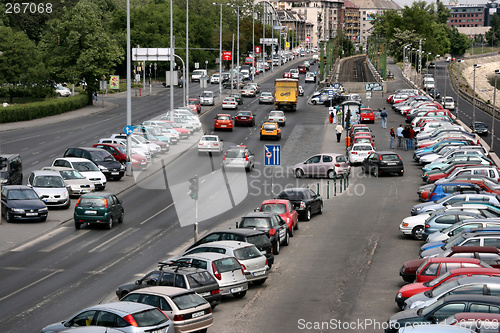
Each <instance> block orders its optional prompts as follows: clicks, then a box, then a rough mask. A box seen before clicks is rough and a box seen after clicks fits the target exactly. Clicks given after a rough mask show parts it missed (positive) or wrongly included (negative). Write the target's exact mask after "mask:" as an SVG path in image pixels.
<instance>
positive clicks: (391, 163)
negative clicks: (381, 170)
mask: <svg viewBox="0 0 500 333" xmlns="http://www.w3.org/2000/svg"><path fill="white" fill-rule="evenodd" d="M397 164H398V162H388V163H387V165H397Z"/></svg>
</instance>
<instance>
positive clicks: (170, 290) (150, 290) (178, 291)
mask: <svg viewBox="0 0 500 333" xmlns="http://www.w3.org/2000/svg"><path fill="white" fill-rule="evenodd" d="M130 293H131V294H150V295H163V296H169V297H173V296H178V295H183V294H193V293H194V291H191V290H188V289H184V288H178V287H166V286H154V287H146V288H141V289H137V290H134V291H131V292H130Z"/></svg>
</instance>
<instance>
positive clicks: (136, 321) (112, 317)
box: [40, 302, 174, 333]
mask: <svg viewBox="0 0 500 333" xmlns="http://www.w3.org/2000/svg"><path fill="white" fill-rule="evenodd" d="M81 326H104V327H112V328H117V329H119V330H120V331H121V332H124V333H146V332H148V333H149V332H162V333H163V332H165V333H174V325H173V323H172V321H171V320H170V319H168V317H167V316H166V315H165V314H164V313H163V312H162V311H161V310H160V309H158V308H156V307H153V306H150V305H146V304H141V303H134V302H112V303H104V304H99V305H95V306H91V307H89V308H86V309H83V310H81V311H79V312H78V313H76V314H75V315H73V316H71V317H70V318H69V319H67V320H65V321H63V322H59V323H55V324H52V325H49V326H46V327H44V328H43V329H42V330H41V332H40V333H49V332H50V333H55V332H63V331H66V330H69V329H70V328H73V327H81Z"/></svg>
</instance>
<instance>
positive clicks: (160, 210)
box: [140, 202, 174, 224]
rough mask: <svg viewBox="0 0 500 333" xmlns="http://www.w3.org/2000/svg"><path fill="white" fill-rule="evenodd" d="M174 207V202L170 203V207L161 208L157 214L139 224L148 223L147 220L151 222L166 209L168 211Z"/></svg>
mask: <svg viewBox="0 0 500 333" xmlns="http://www.w3.org/2000/svg"><path fill="white" fill-rule="evenodd" d="M173 205H174V202H172V203H171V204H170V205H168V206H167V207H165V208H163V209H162V210H160V211H159V212H158V213H156V214H154V215H152V216H150V217H148V218H147V219H145V220H144V221H142V222H141V223H140V224H144V223H146V222H148V221H149V220H151V219H152V218H153V217H156V216H158V215H159V214H160V213H163V212H164V211H166V210H167V209H169V208H170V207H172V206H173Z"/></svg>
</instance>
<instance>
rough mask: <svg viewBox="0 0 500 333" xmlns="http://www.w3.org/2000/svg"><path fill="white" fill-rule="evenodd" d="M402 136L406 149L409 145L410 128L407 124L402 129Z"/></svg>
mask: <svg viewBox="0 0 500 333" xmlns="http://www.w3.org/2000/svg"><path fill="white" fill-rule="evenodd" d="M403 138H404V139H405V150H408V149H409V146H410V128H409V127H408V126H405V128H404V130H403Z"/></svg>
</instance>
